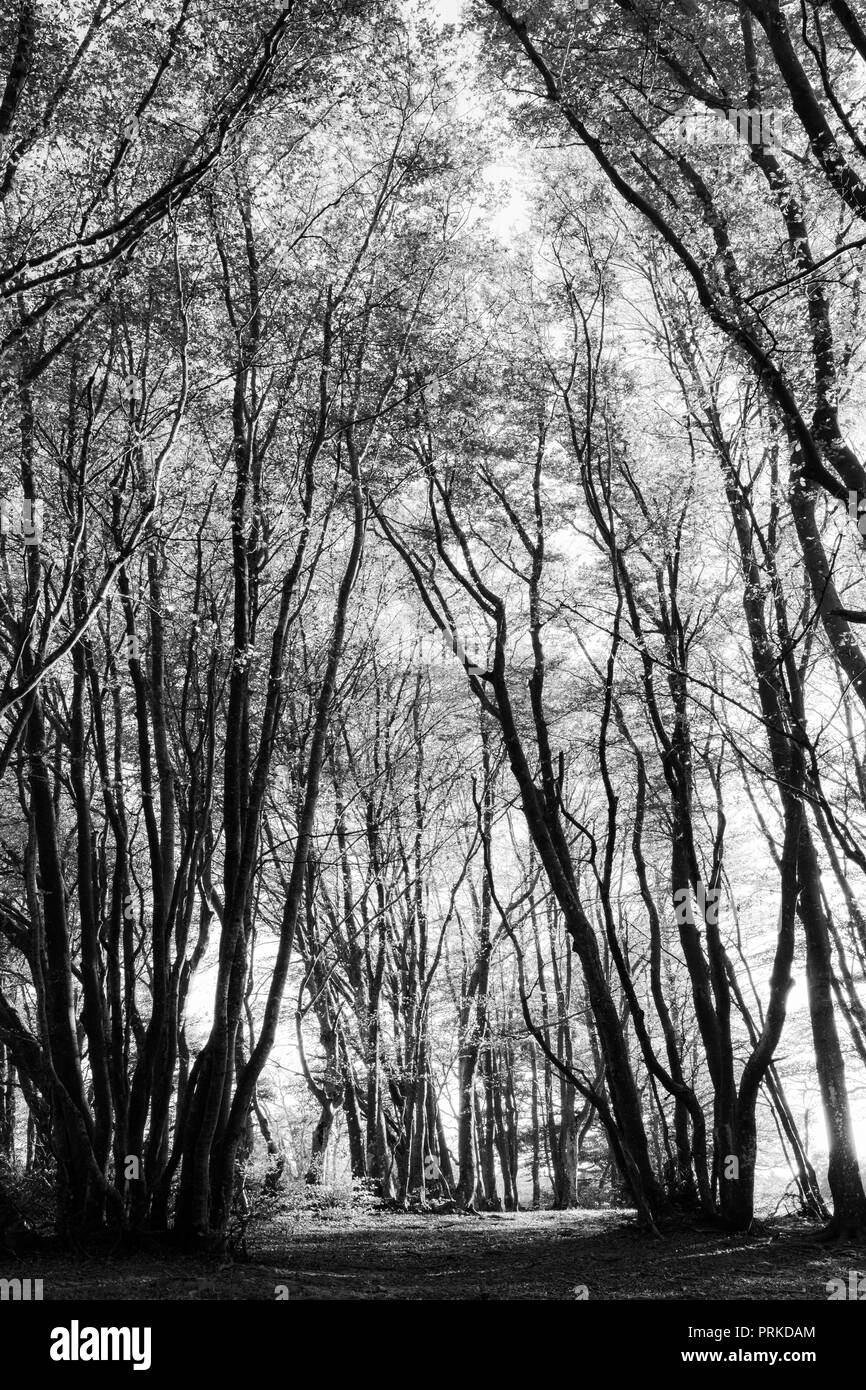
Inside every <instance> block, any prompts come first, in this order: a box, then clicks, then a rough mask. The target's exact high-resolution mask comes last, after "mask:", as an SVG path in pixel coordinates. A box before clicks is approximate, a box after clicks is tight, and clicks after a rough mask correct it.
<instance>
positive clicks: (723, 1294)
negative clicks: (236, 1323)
mask: <svg viewBox="0 0 866 1390" xmlns="http://www.w3.org/2000/svg"><path fill="white" fill-rule="evenodd" d="M249 1245H250V1248H249V1259H248V1261H246V1262H245V1261H235V1262H234V1263H228V1262H226V1263H223V1264H220V1263H218V1262H210V1263H209V1262H207V1261H202V1260H189V1259H182V1258H180V1257H177V1256H163V1255H161V1254H153V1253H148V1254H141V1253H139V1254H138V1255H136V1256H114V1257H107V1258H106V1257H100V1258H95V1257H91V1258H85V1257H73V1256H70V1255H62V1256H61V1255H56V1254H52V1253H41V1254H40V1255H38V1256H28V1257H27V1258H26V1260H19V1261H10V1260H8V1259H3V1261H2V1268H0V1275H2V1276H3V1277H7V1278H9V1277H15V1276H18V1277H21V1278H26V1277H30V1278H42V1279H43V1283H44V1297H45V1299H46V1300H49V1299H51V1300H55V1299H59V1300H65V1299H82V1298H83V1299H103V1298H123V1299H142V1298H156V1299H166V1300H200V1299H265V1300H269V1299H274V1298H275V1297H276V1296H277V1288H278V1286H282V1289H281V1294H282V1296H283V1297H288V1298H290V1299H293V1300H294V1299H431V1298H432V1299H473V1300H474V1299H495V1300H501V1299H574V1298H577V1297H584V1296H585V1297H588V1298H589V1299H621V1298H648V1299H664V1300H679V1299H708V1300H715V1299H722V1300H726V1299H750V1300H755V1299H800V1300H817V1301H822V1302H823V1301H826V1298H827V1291H826V1284H827V1281H828V1280H829V1279H832V1278H837V1277H841V1278H843V1279H846V1280H847V1278H848V1272H849V1270H852V1269H859V1270H861V1271H863V1270H866V1247H864V1246H859V1247H857V1248H852V1247H846V1248H844V1249H834V1250H831V1251H827V1250H825V1249H823V1248H822V1247H821V1246H819V1245H816V1244H814V1243H813V1242H811V1241H809V1240H808V1239H807V1233H806V1231H805V1230H804V1229H798V1228H796V1227H794V1228H792V1227H791V1226H790V1225H787V1226H786V1227H784V1228H781V1227H779V1228H775V1229H770V1230H768V1231H766V1232H765V1233H764V1234H762V1235H761V1236H759V1237H756V1238H753V1239H749V1240H744V1239H742V1238H732V1237H730V1236H724V1235H720V1234H719V1233H718V1232H711V1231H697V1232H696V1231H679V1232H676V1233H674V1234H672V1235H670V1236H668V1237H667V1238H666V1239H665V1240H662V1241H658V1240H652V1239H650V1238H648V1237H646V1236H643V1235H642V1234H640V1233H639V1232H638V1231H637V1230H636V1229H635V1227H634V1226H633V1224H632V1223H631V1222H630V1221H629V1220H628V1217H627V1216H624V1214H623V1213H622V1212H592V1213H583V1212H562V1213H561V1212H524V1213H520V1214H518V1215H511V1214H507V1215H502V1216H498V1215H486V1216H483V1217H465V1216H420V1215H405V1216H404V1215H395V1214H393V1213H390V1212H384V1211H383V1212H364V1213H362V1214H352V1213H349V1214H347V1213H345V1212H339V1213H335V1214H334V1215H333V1216H326V1215H318V1216H315V1217H310V1216H309V1215H306V1214H303V1215H300V1216H295V1217H293V1218H291V1219H288V1220H287V1221H286V1222H285V1223H281V1224H279V1225H272V1226H270V1227H269V1228H267V1229H264V1230H261V1231H259V1232H258V1233H257V1234H256V1236H255V1237H254V1238H253V1237H251V1239H250V1242H249ZM583 1289H585V1290H586V1293H585V1295H584V1294H583V1292H582V1290H583Z"/></svg>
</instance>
